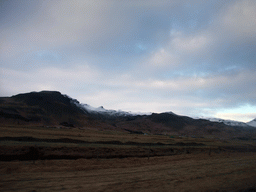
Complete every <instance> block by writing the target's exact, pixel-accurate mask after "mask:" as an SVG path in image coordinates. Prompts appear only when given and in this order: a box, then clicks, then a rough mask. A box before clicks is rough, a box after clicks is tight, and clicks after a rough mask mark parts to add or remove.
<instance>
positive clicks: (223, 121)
mask: <svg viewBox="0 0 256 192" xmlns="http://www.w3.org/2000/svg"><path fill="white" fill-rule="evenodd" d="M195 119H206V120H209V121H212V122H219V123H224V124H225V125H229V126H240V127H248V126H249V125H248V124H247V123H243V122H240V121H234V120H225V119H220V118H208V117H196V118H195Z"/></svg>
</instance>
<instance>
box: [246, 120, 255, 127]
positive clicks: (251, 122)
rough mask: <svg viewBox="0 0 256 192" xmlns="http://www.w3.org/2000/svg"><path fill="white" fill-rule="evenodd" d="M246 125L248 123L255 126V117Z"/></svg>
mask: <svg viewBox="0 0 256 192" xmlns="http://www.w3.org/2000/svg"><path fill="white" fill-rule="evenodd" d="M247 125H250V126H252V127H256V118H255V119H253V120H252V121H250V122H248V123H247Z"/></svg>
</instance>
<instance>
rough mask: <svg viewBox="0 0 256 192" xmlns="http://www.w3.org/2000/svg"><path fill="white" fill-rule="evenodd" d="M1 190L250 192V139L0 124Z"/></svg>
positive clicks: (255, 150) (254, 164)
mask: <svg viewBox="0 0 256 192" xmlns="http://www.w3.org/2000/svg"><path fill="white" fill-rule="evenodd" d="M0 135H1V137H0V173H1V174H0V191H26V192H27V191H37V192H39V191H81V192H84V191H235V192H236V191H237V192H238V191H247V192H249V191H251V192H252V191H256V161H255V159H256V145H255V141H254V140H251V141H250V140H246V141H241V140H221V139H211V138H191V137H180V136H170V135H169V136H168V135H142V134H130V133H123V132H117V131H99V130H96V129H76V128H73V129H57V128H51V127H33V126H32V127H23V126H16V127H15V126H13V127H12V126H9V127H6V126H2V127H0Z"/></svg>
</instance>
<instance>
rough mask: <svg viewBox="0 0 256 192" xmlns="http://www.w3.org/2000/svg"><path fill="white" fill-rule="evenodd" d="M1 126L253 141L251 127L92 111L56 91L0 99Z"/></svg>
mask: <svg viewBox="0 0 256 192" xmlns="http://www.w3.org/2000/svg"><path fill="white" fill-rule="evenodd" d="M0 125H1V126H6V125H12V126H18V125H23V126H24V125H26V126H50V127H60V128H64V127H66V128H73V127H76V128H80V129H88V128H90V129H91V128H93V129H97V130H117V131H125V132H130V133H137V134H138V133H141V134H144V133H147V134H167V135H180V136H193V137H217V138H237V137H243V138H254V137H256V129H255V128H253V127H250V126H247V127H245V126H243V125H242V124H237V125H239V126H230V125H227V124H225V123H223V122H212V121H209V120H207V119H193V118H191V117H187V116H180V115H177V114H174V113H172V112H166V113H152V114H133V113H130V112H124V111H116V110H107V109H104V107H99V108H94V107H91V106H89V105H87V104H81V103H79V101H77V100H76V99H73V98H71V97H69V96H67V95H63V94H61V93H60V92H58V91H41V92H31V93H24V94H18V95H14V96H12V97H0Z"/></svg>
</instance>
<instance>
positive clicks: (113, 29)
mask: <svg viewBox="0 0 256 192" xmlns="http://www.w3.org/2000/svg"><path fill="white" fill-rule="evenodd" d="M255 10H256V1H255V0H230V1H229V0H226V1H223V0H215V1H203V0H202V1H201V0H194V1H189V0H187V1H186V0H184V1H182V0H172V1H170V0H168V1H165V0H161V1H155V0H148V1H143V0H141V1H140V0H138V1H135V0H134V1H133V0H127V1H119V0H116V1H115V0H106V1H104V0H100V1H92V0H89V1H86V0H81V1H80V0H76V1H68V0H66V1H65V0H62V1H58V0H56V1H32V0H25V1H20V0H17V1H15V0H10V1H9V0H7V1H6V0H5V1H1V2H0V74H1V75H0V83H1V84H0V94H1V95H0V96H11V95H15V94H18V93H24V92H31V91H41V90H58V91H60V92H62V93H63V94H67V95H69V96H71V97H73V98H76V99H78V100H79V101H80V102H82V103H87V104H89V105H92V106H94V107H97V106H100V105H103V106H104V107H105V108H107V109H116V110H118V109H121V110H125V111H133V112H164V111H172V112H174V113H177V114H180V115H188V116H210V117H220V118H224V119H234V120H241V121H250V120H252V119H253V118H256V89H255V87H256V54H255V53H256V11H255Z"/></svg>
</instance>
